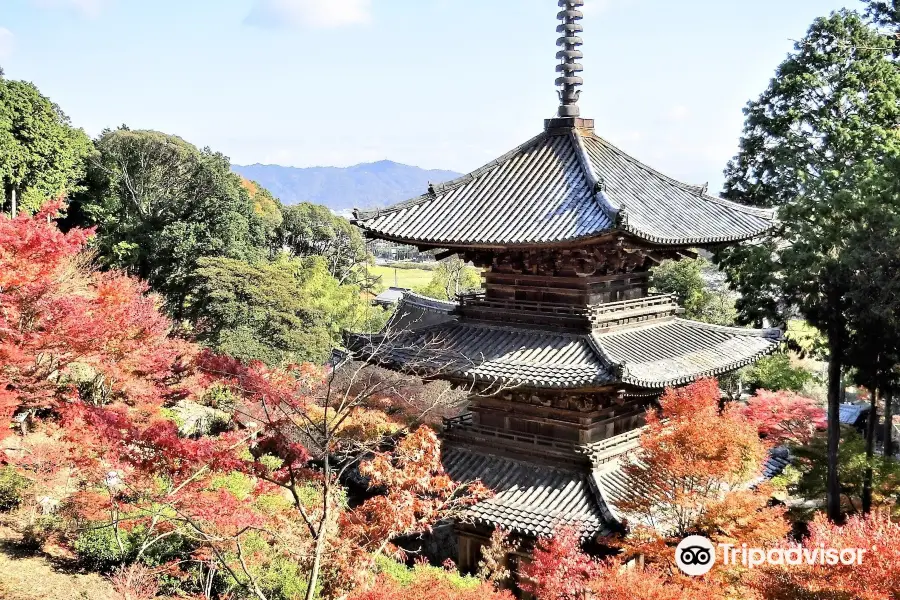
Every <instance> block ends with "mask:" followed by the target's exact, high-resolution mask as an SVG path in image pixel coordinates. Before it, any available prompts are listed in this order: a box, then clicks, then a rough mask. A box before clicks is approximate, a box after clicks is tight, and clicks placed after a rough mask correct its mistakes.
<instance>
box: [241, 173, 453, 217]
mask: <svg viewBox="0 0 900 600" xmlns="http://www.w3.org/2000/svg"><path fill="white" fill-rule="evenodd" d="M231 168H232V170H233V171H234V172H235V173H238V174H239V175H241V176H243V177H246V178H247V179H252V180H253V181H256V182H259V183H260V184H262V185H263V187H265V188H267V189H268V190H269V191H270V192H272V194H274V195H275V197H276V198H279V199H280V200H281V201H282V202H283V203H284V204H297V203H299V202H313V203H316V204H324V205H325V206H327V207H328V208H330V209H331V210H333V211H335V212H346V211H347V210H349V209H352V208H372V207H377V206H386V205H388V204H392V203H394V202H399V201H401V200H407V199H409V198H413V197H415V196H419V195H421V194H424V193H425V192H426V191H428V184H429V182H430V183H441V182H443V181H448V180H450V179H454V178H456V177H459V175H460V174H459V173H455V172H453V171H441V170H431V171H427V170H425V169H420V168H419V167H411V166H409V165H401V164H399V163H395V162H391V161H389V160H382V161H380V162H375V163H366V164H361V165H356V166H353V167H346V168H338V167H311V168H306V169H300V168H296V167H281V166H278V165H258V164H257V165H248V166H243V165H232V167H231Z"/></svg>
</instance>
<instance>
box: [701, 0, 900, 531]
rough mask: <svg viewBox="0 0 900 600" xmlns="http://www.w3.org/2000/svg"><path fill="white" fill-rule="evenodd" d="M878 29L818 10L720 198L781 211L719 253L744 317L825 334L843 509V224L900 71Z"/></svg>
mask: <svg viewBox="0 0 900 600" xmlns="http://www.w3.org/2000/svg"><path fill="white" fill-rule="evenodd" d="M886 47H887V45H886V43H885V38H884V36H882V35H881V34H879V33H878V32H877V31H875V30H874V29H872V28H871V27H870V26H869V25H867V24H866V23H865V22H864V21H863V19H862V17H860V16H859V15H858V14H856V13H853V12H849V11H840V12H836V13H833V14H831V15H830V16H829V17H824V18H820V19H817V20H816V21H815V22H814V23H813V25H812V27H811V28H810V29H809V32H808V33H807V35H806V36H805V37H804V38H803V39H802V40H801V41H799V42H798V43H797V44H796V46H795V49H794V52H793V53H792V54H791V55H790V56H789V57H788V58H787V60H785V61H784V62H783V63H782V64H781V65H780V66H779V68H778V70H777V72H776V75H775V78H774V79H773V80H772V82H771V83H770V85H769V87H768V89H767V90H766V91H765V92H763V94H762V95H761V96H760V98H759V99H758V100H756V101H753V102H751V103H750V104H749V105H748V106H747V108H746V109H745V114H746V116H747V121H746V125H745V127H744V135H743V137H742V139H741V143H740V152H739V154H738V155H737V156H736V157H735V158H734V159H733V160H732V161H731V162H730V163H729V165H728V168H727V169H726V187H725V195H726V197H728V198H730V199H733V200H738V201H741V202H744V203H746V204H751V205H754V206H769V207H775V208H776V209H777V216H778V226H777V228H776V229H775V231H774V232H773V233H772V235H771V236H769V237H768V238H766V239H764V240H762V241H760V243H758V244H755V245H747V246H743V247H738V248H734V249H729V250H726V251H723V252H721V253H720V254H719V256H718V259H719V261H720V263H721V265H722V266H723V267H724V269H725V270H726V272H727V274H728V276H729V280H730V282H731V283H732V284H733V285H734V286H735V287H736V288H737V289H738V290H739V291H740V292H741V293H742V300H741V301H740V302H739V303H738V308H739V310H740V311H741V314H742V316H743V317H744V319H746V320H748V321H756V322H761V321H762V320H763V319H766V318H769V319H775V320H776V321H778V322H783V321H784V320H785V318H786V316H787V315H788V314H790V313H791V312H799V313H800V314H801V315H802V316H803V317H804V318H805V319H806V320H807V321H808V322H809V323H810V324H812V325H813V326H815V327H816V328H818V329H819V330H820V331H822V332H823V333H824V334H825V336H826V338H827V340H828V350H829V361H830V364H829V382H828V423H829V435H828V467H829V468H828V490H829V494H828V513H829V516H830V517H831V518H832V519H835V520H836V519H839V518H840V486H839V482H838V470H837V451H838V443H839V435H840V431H839V420H838V409H839V404H840V400H841V393H840V391H841V375H842V369H843V367H844V366H845V364H846V361H847V355H848V343H849V331H850V329H849V328H850V325H849V323H848V321H847V308H848V302H849V296H848V293H849V290H850V289H851V286H852V283H853V277H852V269H850V268H849V267H848V265H847V264H846V263H845V262H844V254H845V252H846V251H847V249H848V245H847V239H848V237H847V233H848V230H850V229H852V228H853V227H859V228H861V227H862V225H861V223H860V217H861V215H865V214H866V211H867V209H868V207H867V206H866V202H867V201H868V200H871V197H863V196H860V195H858V194H851V193H848V192H849V191H851V190H855V189H857V188H858V187H859V186H860V183H861V182H862V181H863V180H865V179H867V178H869V177H872V176H873V175H874V172H875V171H877V169H878V168H880V167H879V165H880V164H882V163H883V161H884V158H885V157H886V156H888V155H890V154H891V153H892V152H894V151H895V150H896V149H897V147H898V138H897V126H898V124H900V72H898V69H897V68H896V65H895V64H894V63H893V62H892V61H891V60H890V58H889V56H888V51H887V50H886Z"/></svg>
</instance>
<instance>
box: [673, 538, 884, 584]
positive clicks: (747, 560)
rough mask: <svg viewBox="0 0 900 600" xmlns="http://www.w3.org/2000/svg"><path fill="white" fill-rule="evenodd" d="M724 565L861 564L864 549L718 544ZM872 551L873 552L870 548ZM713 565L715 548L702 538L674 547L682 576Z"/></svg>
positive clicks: (687, 539)
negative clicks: (765, 547) (760, 546)
mask: <svg viewBox="0 0 900 600" xmlns="http://www.w3.org/2000/svg"><path fill="white" fill-rule="evenodd" d="M719 551H720V552H721V556H720V557H719V558H720V560H721V561H722V564H723V565H724V566H726V567H727V566H729V565H743V566H745V567H748V568H750V569H755V568H756V567H759V566H761V565H819V566H833V565H838V564H841V565H861V564H862V563H863V559H864V556H865V554H866V552H868V548H842V549H838V548H827V547H825V545H824V544H819V546H818V547H815V548H811V547H804V546H801V545H799V544H793V545H787V546H779V547H775V548H769V549H764V548H750V547H748V546H747V544H743V545H741V547H739V548H738V547H735V546H734V544H719ZM872 551H873V552H876V551H877V549H876V548H875V547H872ZM715 562H716V548H715V546H713V543H712V542H711V541H709V540H708V539H707V538H705V537H703V536H702V535H691V536H688V537H686V538H684V539H683V540H681V543H679V544H678V546H676V548H675V563H676V564H677V565H678V568H679V569H681V571H682V572H683V573H684V574H685V575H691V576H693V577H697V576H700V575H705V574H707V573H709V570H710V569H712V568H713V565H714V564H715Z"/></svg>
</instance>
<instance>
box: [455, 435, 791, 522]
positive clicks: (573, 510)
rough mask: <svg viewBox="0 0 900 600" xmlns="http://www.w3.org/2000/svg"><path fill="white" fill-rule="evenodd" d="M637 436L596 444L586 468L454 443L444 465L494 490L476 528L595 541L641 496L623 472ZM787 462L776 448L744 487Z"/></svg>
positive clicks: (473, 514)
mask: <svg viewBox="0 0 900 600" xmlns="http://www.w3.org/2000/svg"><path fill="white" fill-rule="evenodd" d="M640 433H641V430H635V431H630V432H628V433H625V434H621V435H618V436H616V437H614V438H609V439H607V440H604V441H603V442H601V443H599V444H597V445H598V446H601V445H602V446H603V447H604V448H605V449H607V452H606V455H604V456H602V457H600V459H599V461H598V460H595V461H594V464H593V466H592V467H589V468H587V469H578V468H572V469H567V468H558V467H553V466H547V465H542V464H536V463H534V462H533V461H519V460H516V459H514V458H510V457H507V456H499V455H495V454H491V453H487V452H483V451H477V450H472V449H469V448H464V447H461V446H460V445H458V444H454V443H450V444H448V445H447V446H446V447H445V449H444V452H443V454H442V463H443V465H444V469H445V470H446V471H447V474H448V475H449V476H450V477H452V478H453V479H455V480H457V481H472V480H475V479H478V480H480V481H481V482H482V483H483V484H485V485H486V486H487V487H489V488H490V489H491V490H493V491H494V496H492V497H491V498H489V499H487V500H484V501H482V502H479V503H478V504H476V505H475V506H473V507H472V508H471V509H469V514H468V515H467V516H468V517H469V518H470V519H471V520H472V521H473V522H474V523H475V524H476V525H486V526H488V527H502V528H503V529H505V530H507V531H511V532H514V533H518V534H523V535H527V536H532V537H538V536H549V535H552V534H553V533H554V531H555V530H556V529H557V528H558V527H560V526H573V527H575V528H576V529H578V530H579V531H580V532H581V534H582V537H583V538H585V539H587V538H595V537H596V536H603V535H610V534H612V533H615V532H617V531H621V530H622V528H623V526H624V521H625V520H626V515H625V514H624V513H623V511H621V510H620V509H619V505H620V503H621V502H622V501H624V500H627V499H628V498H629V496H631V495H633V494H636V493H638V494H639V493H640V486H639V485H637V484H636V482H635V481H633V480H632V479H631V478H630V477H629V476H628V475H627V474H626V472H625V470H624V469H623V467H624V465H625V464H626V462H627V460H628V459H627V458H626V457H627V456H628V454H629V453H631V452H632V451H633V450H634V449H635V448H636V447H637V445H638V439H639V436H640ZM586 450H588V451H589V450H590V449H589V448H586ZM790 461H791V457H790V454H789V453H788V452H787V450H786V448H784V447H778V448H774V449H773V450H772V451H771V452H770V454H769V458H768V459H767V461H766V463H765V464H764V466H763V472H762V473H761V474H760V477H759V478H758V479H755V480H753V481H751V482H749V483H748V484H747V485H749V486H753V485H755V484H758V483H759V482H761V481H764V480H768V479H772V478H773V477H775V476H777V475H779V474H780V473H781V472H783V471H784V468H785V467H786V466H787V465H788V464H790Z"/></svg>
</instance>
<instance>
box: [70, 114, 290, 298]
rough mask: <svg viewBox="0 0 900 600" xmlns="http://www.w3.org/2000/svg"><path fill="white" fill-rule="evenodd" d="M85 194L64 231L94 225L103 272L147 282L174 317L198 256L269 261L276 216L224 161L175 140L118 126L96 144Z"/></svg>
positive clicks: (75, 201)
mask: <svg viewBox="0 0 900 600" xmlns="http://www.w3.org/2000/svg"><path fill="white" fill-rule="evenodd" d="M96 146H97V150H98V157H97V159H96V160H93V161H91V164H90V166H89V170H88V178H87V189H86V190H85V191H84V192H83V193H81V194H78V195H76V196H75V197H74V198H73V203H72V206H71V208H70V213H72V217H71V219H70V224H75V225H97V226H98V231H97V247H98V250H99V252H100V256H101V259H102V261H103V262H104V264H105V265H106V266H110V267H115V268H120V269H123V270H125V271H127V272H129V273H131V274H134V275H137V276H139V277H141V278H143V279H145V280H147V281H148V282H149V283H150V285H151V287H152V288H153V289H154V290H156V291H158V292H160V293H162V294H163V295H164V296H165V297H166V299H167V301H168V307H169V309H170V311H171V312H172V313H173V314H174V315H176V316H181V315H182V310H183V308H184V304H185V301H186V299H187V296H186V295H187V285H188V283H187V282H188V277H189V276H190V274H191V273H192V272H193V271H194V270H195V269H196V267H197V264H198V260H199V259H200V258H202V257H205V256H220V257H227V258H232V259H240V260H248V261H253V260H258V259H261V258H264V257H266V256H268V255H269V248H270V246H271V240H272V238H273V236H274V230H275V227H276V226H277V223H278V222H279V221H280V219H279V217H278V215H277V214H275V213H276V212H277V209H273V208H272V207H271V206H264V204H265V203H263V202H261V200H263V198H261V197H260V194H261V192H257V193H256V198H257V199H258V200H256V201H255V200H254V198H251V194H250V191H249V189H248V187H246V186H244V185H243V182H242V180H241V178H240V177H238V176H237V175H235V174H233V173H232V172H231V170H230V163H229V160H228V158H227V157H225V156H223V155H222V154H219V153H215V152H212V151H211V150H209V149H203V150H199V149H197V148H196V147H195V146H193V145H191V144H189V143H188V142H186V141H184V140H182V139H181V138H179V137H176V136H172V135H166V134H164V133H159V132H156V131H131V130H129V129H127V128H125V127H122V128H120V129H116V130H114V131H109V130H108V131H105V132H104V133H103V134H102V135H101V136H100V137H99V139H97V140H96Z"/></svg>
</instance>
